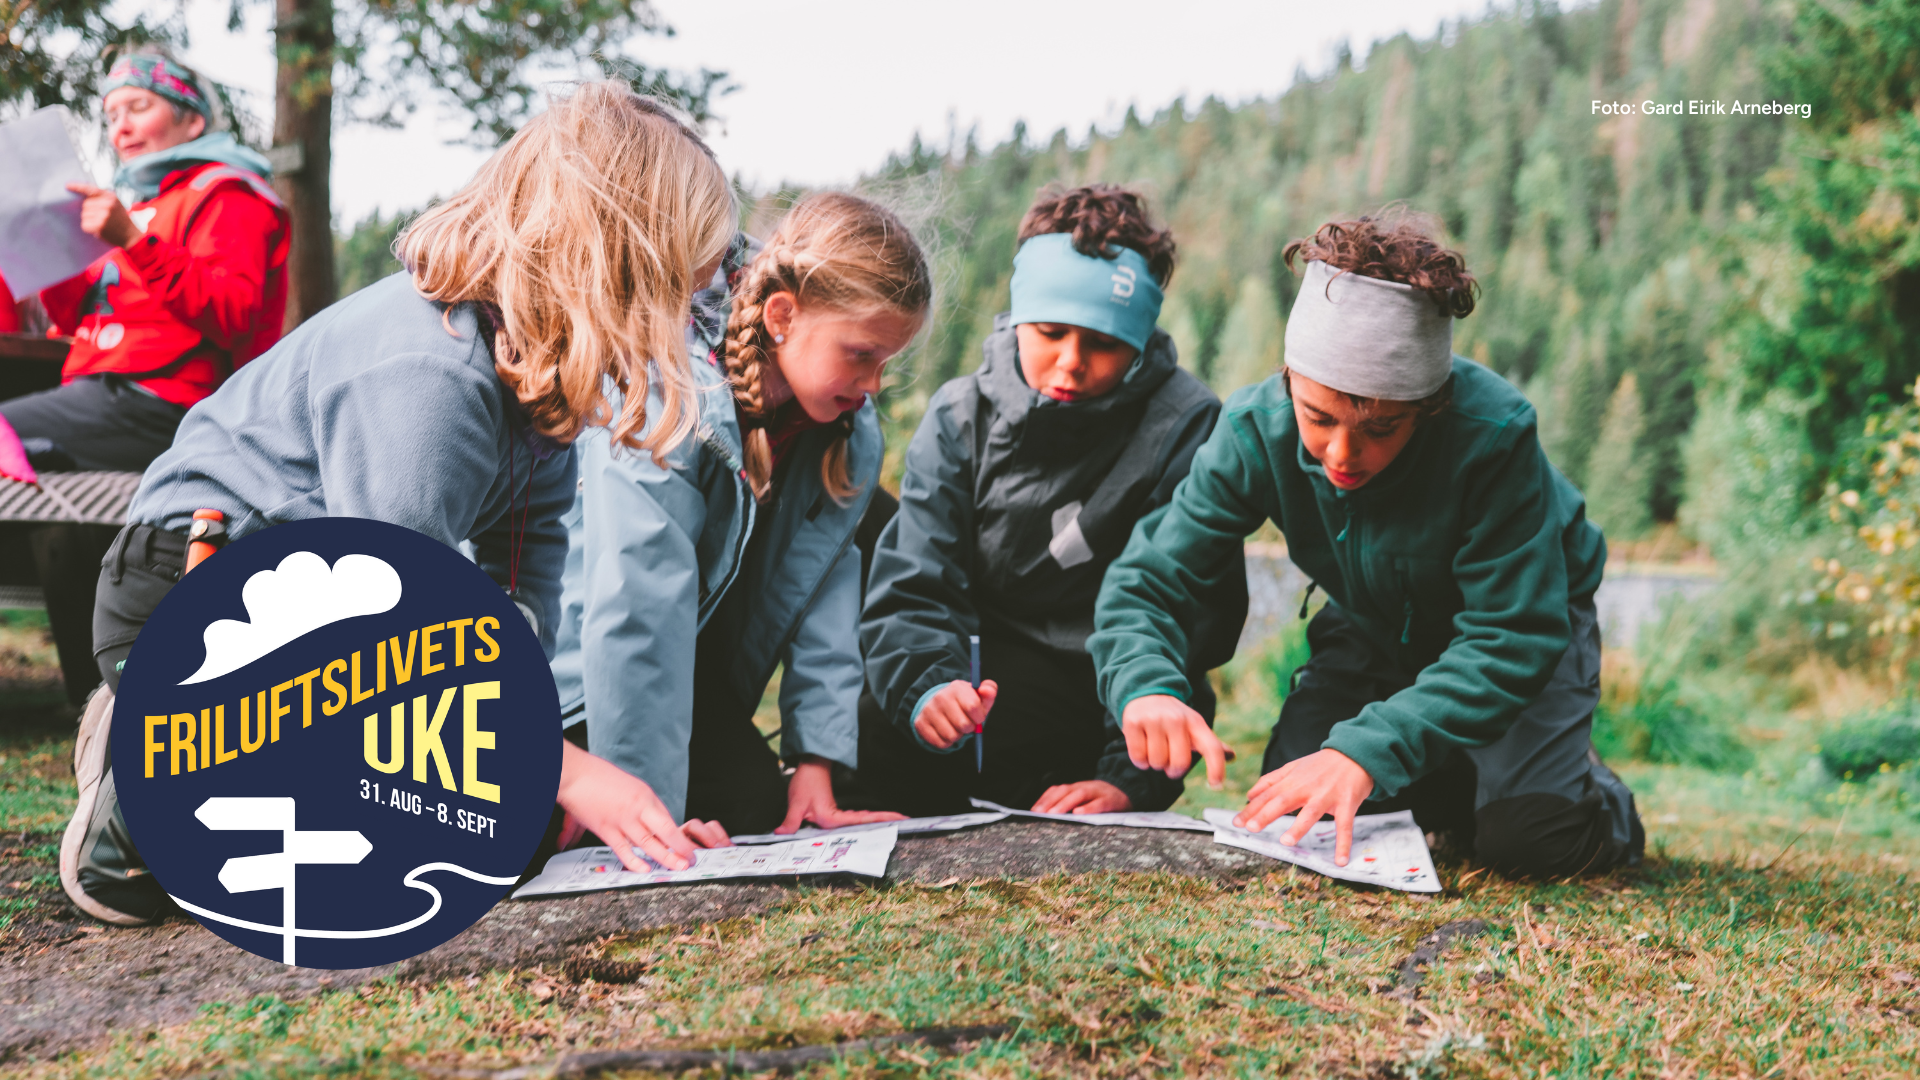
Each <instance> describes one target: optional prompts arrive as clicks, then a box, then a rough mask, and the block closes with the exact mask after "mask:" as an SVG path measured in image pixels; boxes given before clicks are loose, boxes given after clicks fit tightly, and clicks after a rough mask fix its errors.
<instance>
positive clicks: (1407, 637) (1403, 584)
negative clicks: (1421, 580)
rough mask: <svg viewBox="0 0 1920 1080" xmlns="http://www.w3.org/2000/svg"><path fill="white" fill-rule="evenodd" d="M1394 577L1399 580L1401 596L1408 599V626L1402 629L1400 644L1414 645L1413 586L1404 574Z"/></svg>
mask: <svg viewBox="0 0 1920 1080" xmlns="http://www.w3.org/2000/svg"><path fill="white" fill-rule="evenodd" d="M1394 577H1395V578H1397V579H1398V580H1399V583H1400V595H1401V596H1403V597H1405V598H1406V612H1407V621H1406V625H1404V626H1402V627H1401V628H1400V644H1402V645H1411V644H1413V584H1412V583H1411V582H1409V581H1408V580H1407V576H1406V575H1405V574H1404V573H1397V574H1395V575H1394Z"/></svg>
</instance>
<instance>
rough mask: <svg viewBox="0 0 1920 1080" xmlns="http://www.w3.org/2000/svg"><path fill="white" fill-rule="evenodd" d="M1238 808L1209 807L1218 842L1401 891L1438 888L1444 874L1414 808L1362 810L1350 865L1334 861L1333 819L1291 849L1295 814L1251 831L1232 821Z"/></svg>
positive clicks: (1324, 821) (1356, 822) (1356, 821)
mask: <svg viewBox="0 0 1920 1080" xmlns="http://www.w3.org/2000/svg"><path fill="white" fill-rule="evenodd" d="M1235 813H1237V811H1234V810H1219V809H1212V810H1208V811H1206V815H1207V820H1208V821H1210V822H1212V823H1213V826H1212V827H1213V842H1214V843H1216V844H1226V845H1227V846H1228V847H1237V848H1244V849H1246V850H1248V851H1252V852H1257V853H1259V854H1261V855H1265V856H1267V857H1268V858H1272V859H1280V860H1282V861H1284V862H1290V863H1293V864H1294V865H1296V866H1304V867H1306V868H1307V869H1309V870H1312V871H1313V872H1315V873H1317V874H1325V875H1326V876H1328V877H1330V878H1339V879H1340V880H1342V881H1357V882H1360V883H1362V884H1365V885H1381V886H1385V887H1386V888H1389V889H1399V890H1400V891H1401V892H1427V893H1433V892H1439V891H1440V875H1439V874H1437V873H1435V872H1434V869H1433V854H1432V853H1431V852H1429V851H1428V850H1427V838H1426V836H1425V835H1424V834H1422V833H1421V832H1420V826H1418V825H1415V824H1414V823H1413V811H1411V810H1401V811H1399V812H1398V813H1393V814H1361V815H1360V816H1359V817H1356V818H1354V819H1353V849H1352V851H1351V852H1350V853H1349V854H1348V858H1347V865H1345V866H1337V865H1335V864H1334V861H1333V834H1334V827H1333V821H1332V820H1331V819H1322V820H1321V821H1320V822H1319V823H1318V824H1316V825H1315V826H1314V827H1313V828H1312V829H1309V830H1308V831H1307V835H1306V836H1305V837H1304V838H1302V839H1301V841H1300V844H1299V846H1297V847H1288V846H1286V845H1285V844H1282V843H1281V842H1280V837H1281V836H1282V835H1284V834H1285V833H1286V831H1287V830H1288V829H1291V828H1293V821H1294V819H1293V817H1292V816H1291V815H1289V816H1287V817H1283V818H1281V819H1280V820H1278V821H1276V822H1274V823H1273V824H1271V825H1269V826H1267V827H1266V828H1265V829H1262V830H1260V831H1259V832H1257V833H1256V832H1249V831H1248V830H1246V829H1242V828H1240V827H1239V826H1237V825H1235V824H1234V823H1233V816H1234V814H1235Z"/></svg>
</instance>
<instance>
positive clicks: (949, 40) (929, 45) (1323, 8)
mask: <svg viewBox="0 0 1920 1080" xmlns="http://www.w3.org/2000/svg"><path fill="white" fill-rule="evenodd" d="M655 6H656V8H657V9H658V10H659V11H660V12H661V13H662V14H663V15H664V16H665V17H666V19H667V21H668V22H669V23H671V24H672V25H673V26H674V28H675V29H676V30H678V31H679V34H678V36H677V37H675V38H673V39H670V40H666V39H659V38H641V39H638V40H637V41H635V42H634V43H633V44H632V45H630V46H629V52H630V53H632V54H633V55H634V56H635V57H636V58H637V59H640V60H641V61H642V62H645V63H651V64H660V65H665V66H669V67H679V68H687V69H690V68H696V67H708V68H716V69H720V70H724V71H727V72H729V73H730V74H731V75H732V76H733V79H734V81H735V82H736V83H738V85H739V87H740V89H739V90H738V91H737V92H735V93H733V94H731V95H729V96H727V97H725V98H723V99H721V101H720V102H719V104H718V107H717V111H718V112H719V113H720V114H721V117H722V119H721V122H720V124H719V125H718V126H717V127H716V128H715V129H714V130H713V131H712V133H711V135H712V142H713V146H714V149H715V151H716V152H717V153H718V154H719V155H720V160H721V162H722V164H724V165H725V166H726V167H727V169H728V170H729V171H730V172H736V173H738V174H740V175H741V176H742V177H744V178H745V179H746V180H747V181H748V183H749V184H752V185H755V186H761V185H768V184H773V183H778V182H781V181H793V182H797V183H802V184H808V185H827V184H834V183H843V182H846V181H849V180H852V179H853V178H855V177H857V176H859V175H860V174H862V173H864V172H869V171H872V170H873V169H875V168H877V167H878V166H879V165H880V164H881V163H882V162H884V161H885V160H886V156H887V153H888V152H889V151H892V150H897V149H901V148H903V147H905V146H906V145H907V142H908V140H909V139H911V138H912V137H913V134H914V132H915V131H916V130H917V131H919V132H920V133H921V134H922V137H923V138H927V139H929V140H931V141H933V142H935V143H939V144H944V142H945V140H946V136H947V132H948V129H949V126H950V124H957V125H958V127H959V128H960V129H961V130H962V131H964V130H966V129H967V128H968V127H970V126H974V125H977V126H978V129H979V132H980V138H981V140H982V142H984V143H987V144H992V143H995V142H999V141H1000V140H1002V139H1004V138H1005V137H1006V136H1007V135H1008V134H1009V133H1010V132H1011V131H1012V128H1013V124H1014V122H1015V121H1016V120H1022V119H1024V120H1025V121H1026V122H1027V126H1028V129H1029V131H1031V132H1033V134H1034V137H1036V138H1039V139H1044V138H1046V137H1047V136H1049V135H1051V134H1052V132H1053V131H1054V130H1056V129H1058V128H1060V127H1065V128H1066V129H1067V130H1068V132H1069V133H1070V134H1071V135H1072V136H1073V137H1074V139H1075V140H1076V141H1078V140H1080V139H1081V138H1084V136H1085V133H1086V130H1087V127H1088V126H1089V125H1097V126H1099V127H1101V128H1102V129H1111V128H1113V127H1114V126H1116V125H1117V124H1118V122H1119V121H1120V119H1121V117H1123V116H1124V115H1125V114H1126V110H1127V107H1128V105H1130V104H1131V105H1135V106H1137V107H1138V108H1139V110H1140V111H1141V113H1142V115H1151V114H1152V113H1154V112H1156V111H1158V110H1160V109H1162V108H1164V107H1166V105H1167V104H1168V103H1170V102H1171V101H1173V100H1174V99H1175V98H1176V97H1180V96H1182V95H1184V96H1185V97H1186V99H1187V101H1188V103H1189V105H1197V104H1198V103H1199V102H1200V101H1201V100H1202V99H1204V98H1205V97H1207V96H1208V95H1209V94H1211V95H1215V96H1218V97H1220V98H1223V99H1225V100H1226V101H1228V102H1241V101H1246V100H1249V99H1252V98H1257V97H1271V96H1273V95H1275V94H1277V93H1279V92H1280V91H1282V90H1285V89H1286V87H1287V86H1288V85H1289V84H1290V83H1291V82H1292V80H1293V76H1294V72H1295V71H1296V70H1297V69H1299V68H1300V67H1302V66H1304V67H1305V68H1306V69H1307V70H1309V71H1311V72H1315V73H1318V72H1324V71H1325V70H1326V69H1327V67H1328V66H1329V63H1330V61H1331V57H1332V56H1333V51H1334V48H1335V47H1336V45H1337V44H1338V43H1339V42H1341V41H1348V42H1350V43H1351V44H1352V47H1353V50H1354V52H1355V53H1356V54H1359V55H1364V54H1365V53H1366V51H1367V46H1368V45H1370V44H1371V43H1372V42H1374V41H1377V40H1381V39H1384V38H1389V37H1392V36H1393V35H1395V34H1397V33H1400V32H1402V31H1406V32H1410V33H1412V34H1414V35H1415V36H1417V37H1428V36H1431V35H1432V34H1434V33H1435V32H1436V31H1437V29H1438V28H1439V26H1440V24H1441V22H1442V21H1443V20H1454V19H1458V18H1460V17H1462V16H1471V15H1479V14H1482V13H1484V12H1485V10H1486V8H1487V0H1358V2H1353V0H1349V2H1345V3H1328V2H1326V0H1187V2H1185V3H1166V2H1164V0H1162V2H1154V3H1148V2H1141V0H1103V2H1100V3H1085V2H1069V0H972V2H971V3H965V4H955V3H934V2H928V0H811V2H807V3H795V2H793V0H706V2H699V0H656V4H655ZM1503 6H1504V5H1503ZM227 7H228V4H227V0H186V11H187V19H188V24H189V28H190V32H191V35H192V37H191V46H190V47H189V48H188V49H187V50H186V59H187V60H188V61H189V62H190V63H193V64H195V65H197V66H199V67H201V68H202V69H203V70H205V71H206V72H207V74H209V75H211V76H212V77H214V78H217V79H220V80H222V81H224V82H227V83H230V84H233V85H235V86H238V87H241V88H243V89H245V90H248V91H251V92H253V93H254V94H255V95H257V96H256V97H255V99H254V100H255V103H256V105H257V107H258V109H259V111H260V113H261V115H262V116H263V117H270V116H271V113H272V104H273V98H272V89H273V55H272V39H271V34H270V31H269V26H270V23H269V12H270V10H271V5H267V4H249V5H247V7H246V11H247V12H248V15H249V20H248V23H247V25H246V26H245V27H244V28H243V29H242V30H240V31H239V32H238V33H229V32H228V31H227V29H226V15H227ZM463 127H464V125H462V124H460V123H459V122H458V120H457V119H454V118H452V117H450V116H449V115H448V114H446V113H444V112H442V111H441V109H440V108H438V107H436V106H433V105H429V106H427V107H425V108H423V109H422V111H421V113H420V115H418V116H417V117H416V118H415V119H414V120H413V122H412V123H411V124H410V125H409V127H408V128H407V130H405V131H403V132H396V131H383V130H379V129H374V128H368V127H364V126H361V127H354V126H345V127H342V128H340V129H338V130H336V132H335V134H334V159H333V199H334V209H335V212H336V213H337V214H339V215H340V216H341V217H342V218H343V219H344V220H346V221H349V222H351V221H354V220H357V219H358V218H360V217H362V216H364V215H365V214H367V213H368V212H369V211H371V210H373V209H376V208H378V209H380V210H383V211H393V210H398V209H406V208H412V207H416V206H419V205H421V204H423V203H425V202H426V201H427V200H428V199H429V198H431V197H433V196H435V195H440V194H445V193H447V192H450V191H452V190H454V189H456V188H458V187H459V186H460V184H462V183H463V182H465V180H466V179H467V178H468V177H470V176H471V175H472V174H473V170H474V168H475V166H477V165H478V164H479V162H480V161H481V160H483V159H484V156H485V155H484V153H483V152H481V151H478V150H474V149H471V148H467V147H461V146H448V145H446V144H445V143H444V141H443V140H444V138H445V137H446V136H450V135H451V136H458V135H459V134H460V132H461V130H462V128H463Z"/></svg>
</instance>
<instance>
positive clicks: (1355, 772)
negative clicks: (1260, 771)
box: [1233, 750, 1373, 866]
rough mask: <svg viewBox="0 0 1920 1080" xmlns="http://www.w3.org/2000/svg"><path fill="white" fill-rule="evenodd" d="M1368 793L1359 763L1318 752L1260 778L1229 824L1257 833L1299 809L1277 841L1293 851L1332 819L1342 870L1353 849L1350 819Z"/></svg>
mask: <svg viewBox="0 0 1920 1080" xmlns="http://www.w3.org/2000/svg"><path fill="white" fill-rule="evenodd" d="M1371 794H1373V777H1372V776H1371V775H1370V774H1369V773H1368V772H1367V770H1365V769H1363V768H1361V767H1360V765H1359V763H1358V762H1356V761H1354V760H1353V759H1352V758H1350V757H1348V756H1347V755H1345V754H1343V753H1341V752H1340V751H1338V750H1319V751H1315V752H1314V753H1311V754H1308V755H1307V756H1306V757H1303V758H1296V759H1294V760H1293V761H1289V762H1287V763H1286V764H1285V765H1282V766H1280V767H1279V768H1277V769H1275V770H1273V771H1272V772H1270V773H1268V774H1267V775H1265V776H1263V777H1261V778H1260V779H1259V781H1258V782H1256V783H1255V784H1254V785H1253V790H1252V791H1249V792H1247V808H1246V809H1245V810H1242V811H1240V814H1239V816H1238V817H1235V818H1234V819H1233V823H1234V824H1235V825H1238V826H1240V827H1241V828H1243V829H1252V830H1253V831H1254V832H1259V831H1260V830H1261V829H1264V828H1266V827H1267V826H1269V825H1271V824H1273V823H1274V822H1275V821H1277V820H1279V819H1280V818H1283V817H1285V816H1287V815H1288V814H1291V813H1293V812H1294V811H1296V810H1297V811H1299V813H1300V816H1299V817H1298V818H1296V819H1295V820H1294V823H1293V828H1291V829H1288V830H1287V832H1286V835H1284V836H1282V837H1281V838H1280V842H1281V843H1283V844H1286V845H1288V846H1289V847H1291V846H1292V845H1294V844H1297V843H1299V842H1300V841H1301V840H1302V839H1303V838H1305V837H1306V835H1307V830H1308V829H1311V828H1313V826H1314V825H1315V823H1317V822H1318V821H1319V820H1320V819H1321V818H1323V817H1327V816H1331V817H1332V818H1333V826H1334V840H1333V861H1334V862H1335V863H1336V864H1338V865H1340V866H1345V865H1347V853H1348V852H1350V851H1351V850H1352V849H1353V816H1354V815H1355V814H1356V813H1358V812H1359V811H1360V804H1361V803H1363V802H1366V801H1367V796H1369V795H1371Z"/></svg>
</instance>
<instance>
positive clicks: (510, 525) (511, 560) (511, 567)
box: [507, 428, 533, 598]
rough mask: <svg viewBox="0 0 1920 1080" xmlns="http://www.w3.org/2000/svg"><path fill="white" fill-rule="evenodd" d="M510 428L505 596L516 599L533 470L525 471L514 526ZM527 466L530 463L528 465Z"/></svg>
mask: <svg viewBox="0 0 1920 1080" xmlns="http://www.w3.org/2000/svg"><path fill="white" fill-rule="evenodd" d="M514 441H515V440H514V437H513V431H512V428H509V429H508V432H507V532H508V534H509V535H510V536H511V537H512V542H511V546H510V547H509V548H508V549H507V595H508V596H512V597H515V598H518V597H519V595H520V549H521V548H522V547H523V546H525V544H526V542H527V514H528V513H529V512H530V511H531V510H532V509H533V469H532V468H531V467H529V468H528V470H527V495H526V498H525V499H523V500H521V503H520V520H519V522H518V523H517V524H516V523H515V521H514V517H513V497H514V495H516V494H517V493H518V487H519V479H518V477H517V475H516V471H515V468H514V459H515V458H516V457H518V456H519V454H518V449H519V448H518V447H516V446H514ZM528 464H529V466H531V465H532V462H529V463H528Z"/></svg>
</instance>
